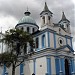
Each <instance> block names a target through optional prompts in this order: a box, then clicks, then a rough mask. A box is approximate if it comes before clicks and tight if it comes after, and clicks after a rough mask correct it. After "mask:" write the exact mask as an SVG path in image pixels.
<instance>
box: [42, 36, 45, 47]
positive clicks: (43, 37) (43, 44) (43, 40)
mask: <svg viewBox="0 0 75 75" xmlns="http://www.w3.org/2000/svg"><path fill="white" fill-rule="evenodd" d="M44 47H45V35H43V36H42V48H44Z"/></svg>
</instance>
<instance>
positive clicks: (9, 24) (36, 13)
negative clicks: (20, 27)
mask: <svg viewBox="0 0 75 75" xmlns="http://www.w3.org/2000/svg"><path fill="white" fill-rule="evenodd" d="M45 1H46V2H47V5H48V8H49V9H50V11H51V12H52V13H53V23H58V22H59V21H60V19H61V16H62V12H63V11H64V12H65V15H66V18H67V19H68V20H69V21H70V26H71V33H72V36H73V37H74V38H73V47H74V49H75V22H74V19H75V18H74V16H75V0H0V30H2V31H3V32H4V31H6V30H7V29H10V28H13V27H15V26H16V25H17V23H18V21H19V20H20V19H21V18H22V17H23V16H24V12H25V11H26V10H27V7H28V10H29V11H30V12H31V16H32V17H33V18H34V19H35V21H36V23H37V24H38V25H39V26H40V13H41V11H42V10H43V8H44V3H45Z"/></svg>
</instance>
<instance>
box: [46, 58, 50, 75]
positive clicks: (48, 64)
mask: <svg viewBox="0 0 75 75" xmlns="http://www.w3.org/2000/svg"><path fill="white" fill-rule="evenodd" d="M47 73H48V75H51V59H50V58H47Z"/></svg>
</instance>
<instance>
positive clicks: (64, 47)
mask: <svg viewBox="0 0 75 75" xmlns="http://www.w3.org/2000/svg"><path fill="white" fill-rule="evenodd" d="M56 50H64V51H70V52H74V50H73V48H72V47H70V46H69V45H64V46H61V47H59V48H57V49H56Z"/></svg>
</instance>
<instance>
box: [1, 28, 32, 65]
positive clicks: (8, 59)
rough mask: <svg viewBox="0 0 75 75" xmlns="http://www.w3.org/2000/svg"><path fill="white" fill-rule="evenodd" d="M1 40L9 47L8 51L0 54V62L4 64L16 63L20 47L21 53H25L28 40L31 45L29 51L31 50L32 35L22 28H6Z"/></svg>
mask: <svg viewBox="0 0 75 75" xmlns="http://www.w3.org/2000/svg"><path fill="white" fill-rule="evenodd" d="M1 42H4V43H5V44H6V45H7V46H8V47H9V49H10V50H9V51H8V52H5V53H2V54H0V63H1V64H6V66H10V65H11V64H13V63H14V64H15V65H16V62H18V61H17V60H18V55H19V54H20V51H21V49H23V53H24V54H25V55H26V48H27V43H28V42H29V44H30V46H31V52H33V49H32V48H33V37H32V36H31V35H30V34H29V33H27V32H24V31H23V30H19V29H10V30H7V31H6V32H5V35H4V38H3V39H1ZM1 64H0V65H1Z"/></svg>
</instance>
